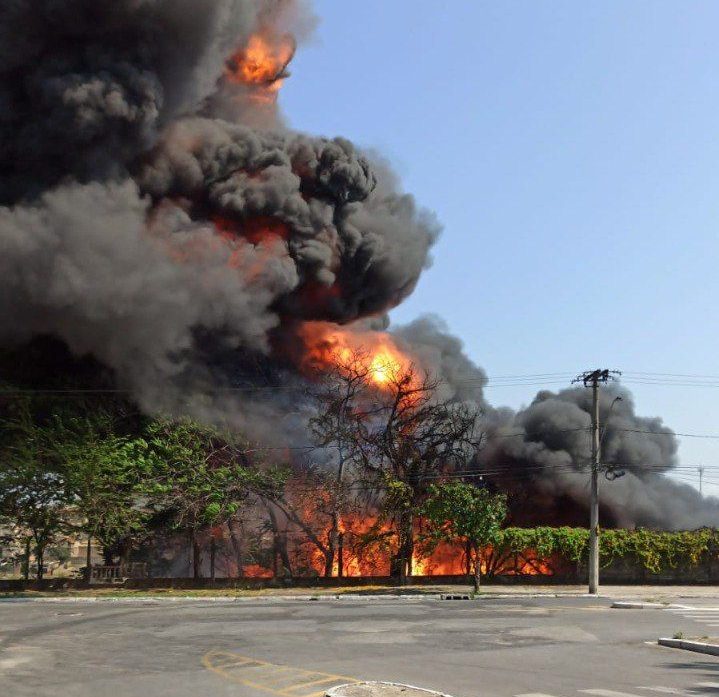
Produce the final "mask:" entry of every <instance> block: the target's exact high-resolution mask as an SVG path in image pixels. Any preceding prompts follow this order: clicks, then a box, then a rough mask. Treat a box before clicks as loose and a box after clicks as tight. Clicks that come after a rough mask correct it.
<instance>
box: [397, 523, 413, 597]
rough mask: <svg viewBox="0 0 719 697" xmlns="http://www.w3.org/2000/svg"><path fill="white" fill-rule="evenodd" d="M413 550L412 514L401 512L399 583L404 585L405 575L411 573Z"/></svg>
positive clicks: (405, 581)
mask: <svg viewBox="0 0 719 697" xmlns="http://www.w3.org/2000/svg"><path fill="white" fill-rule="evenodd" d="M413 552H414V539H413V535H412V516H411V515H409V514H403V515H402V519H401V521H400V544H399V583H400V585H401V586H404V585H406V583H407V577H408V576H411V575H412V554H413Z"/></svg>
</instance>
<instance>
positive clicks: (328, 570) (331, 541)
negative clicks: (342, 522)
mask: <svg viewBox="0 0 719 697" xmlns="http://www.w3.org/2000/svg"><path fill="white" fill-rule="evenodd" d="M338 528H339V520H338V519H337V516H336V515H333V516H332V526H331V527H330V530H329V533H327V551H326V553H325V578H330V577H331V576H332V572H333V571H334V565H335V550H336V549H337V530H338Z"/></svg>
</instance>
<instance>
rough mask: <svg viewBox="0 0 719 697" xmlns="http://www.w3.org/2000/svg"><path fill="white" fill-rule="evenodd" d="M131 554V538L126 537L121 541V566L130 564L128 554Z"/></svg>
mask: <svg viewBox="0 0 719 697" xmlns="http://www.w3.org/2000/svg"><path fill="white" fill-rule="evenodd" d="M131 552H132V538H131V537H126V538H125V539H124V540H123V541H122V554H121V555H120V561H121V563H123V564H129V563H130V553H131Z"/></svg>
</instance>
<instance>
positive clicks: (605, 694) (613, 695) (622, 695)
mask: <svg viewBox="0 0 719 697" xmlns="http://www.w3.org/2000/svg"><path fill="white" fill-rule="evenodd" d="M577 692H584V693H586V694H588V695H597V696H598V697H640V695H635V694H632V693H631V692H615V691H614V690H602V689H599V688H595V689H591V690H577Z"/></svg>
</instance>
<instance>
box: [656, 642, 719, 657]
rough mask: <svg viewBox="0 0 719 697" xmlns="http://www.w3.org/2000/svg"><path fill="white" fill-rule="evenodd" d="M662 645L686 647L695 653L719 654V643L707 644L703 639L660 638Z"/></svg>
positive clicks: (685, 648) (674, 647)
mask: <svg viewBox="0 0 719 697" xmlns="http://www.w3.org/2000/svg"><path fill="white" fill-rule="evenodd" d="M657 643H658V644H659V645H660V646H668V647H669V648H672V649H684V650H685V651H694V652H695V653H706V654H709V655H710V656H719V645H717V644H707V643H705V642H703V641H690V640H688V639H658V640H657Z"/></svg>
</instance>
